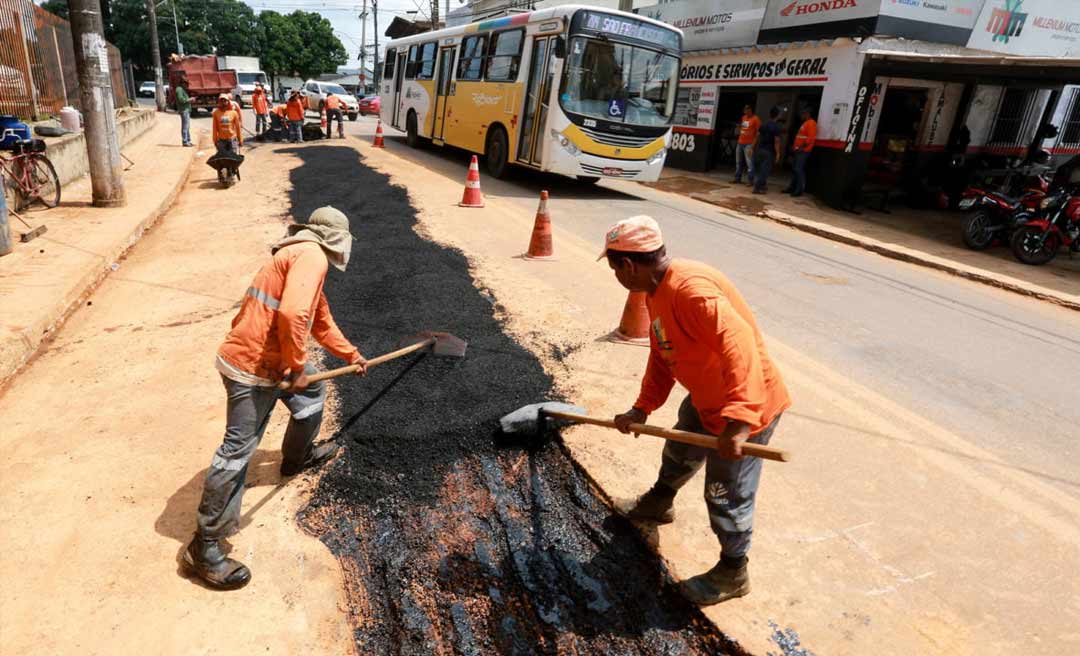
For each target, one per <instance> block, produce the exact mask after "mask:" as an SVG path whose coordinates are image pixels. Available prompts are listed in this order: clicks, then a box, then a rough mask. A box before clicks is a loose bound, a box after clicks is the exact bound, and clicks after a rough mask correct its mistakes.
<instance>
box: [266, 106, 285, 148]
mask: <svg viewBox="0 0 1080 656" xmlns="http://www.w3.org/2000/svg"><path fill="white" fill-rule="evenodd" d="M285 114H286V107H285V105H284V103H282V104H279V105H274V108H273V109H271V110H270V130H271V131H272V132H274V137H275V139H276V140H277V141H284V140H285V133H286V130H287V125H288V124H287V123H286V119H285Z"/></svg>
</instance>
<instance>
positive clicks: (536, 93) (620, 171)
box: [380, 5, 682, 182]
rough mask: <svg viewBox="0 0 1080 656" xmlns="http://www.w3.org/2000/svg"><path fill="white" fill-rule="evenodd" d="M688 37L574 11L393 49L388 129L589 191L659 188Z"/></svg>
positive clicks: (430, 36)
mask: <svg viewBox="0 0 1080 656" xmlns="http://www.w3.org/2000/svg"><path fill="white" fill-rule="evenodd" d="M681 47H682V32H681V31H679V30H677V29H675V28H673V27H671V26H670V25H665V24H664V23H660V22H658V21H655V20H651V19H648V18H644V17H641V16H636V15H634V14H628V13H625V12H620V11H614V10H606V9H605V10H600V9H597V8H595V7H584V6H577V5H567V6H560V7H553V8H550V9H542V10H538V11H533V12H531V13H521V14H514V15H510V16H506V17H503V18H496V19H493V20H487V21H483V22H480V23H472V24H470V25H462V26H458V27H450V28H447V29H443V30H438V31H435V32H425V33H423V34H416V35H413V36H409V37H405V38H402V39H396V40H394V41H391V42H390V43H389V44H387V46H386V60H385V62H386V65H385V67H384V69H383V76H382V81H381V83H380V96H381V99H382V107H381V112H380V113H381V118H382V120H383V121H384V122H385V123H387V124H389V125H392V126H394V127H396V128H398V129H400V130H404V131H405V133H406V135H407V137H406V141H407V142H408V144H409V145H410V146H417V145H419V144H420V142H421V140H424V141H430V142H431V143H434V144H436V145H439V146H443V145H449V146H456V147H458V148H463V149H465V150H469V151H472V152H474V153H481V154H483V155H484V157H485V160H486V166H487V170H488V172H489V173H490V174H491V175H493V176H495V177H497V178H499V177H503V176H504V175H505V174H506V171H507V169H508V168H509V165H510V164H514V165H517V166H523V167H528V168H532V169H537V170H542V171H552V172H555V173H561V174H563V175H568V176H575V177H577V178H579V179H581V180H584V181H589V182H593V181H596V180H598V179H600V178H602V177H603V178H615V179H623V180H642V181H653V180H657V179H659V177H660V170H661V169H662V168H663V166H664V158H665V156H666V153H667V146H668V144H669V141H670V139H671V118H672V114H673V113H674V109H675V93H676V89H677V87H678V82H679V63H680V57H681Z"/></svg>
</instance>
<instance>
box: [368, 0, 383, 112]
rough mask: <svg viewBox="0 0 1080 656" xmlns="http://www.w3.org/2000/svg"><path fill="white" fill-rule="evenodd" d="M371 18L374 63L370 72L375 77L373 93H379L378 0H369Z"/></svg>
mask: <svg viewBox="0 0 1080 656" xmlns="http://www.w3.org/2000/svg"><path fill="white" fill-rule="evenodd" d="M371 13H372V18H373V19H374V20H375V30H374V32H375V64H374V65H373V66H372V69H371V74H372V77H374V78H375V95H379V80H380V78H381V77H382V75H381V74H380V72H379V0H371Z"/></svg>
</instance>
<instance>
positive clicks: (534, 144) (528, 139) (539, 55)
mask: <svg viewBox="0 0 1080 656" xmlns="http://www.w3.org/2000/svg"><path fill="white" fill-rule="evenodd" d="M557 38H558V37H555V36H549V37H537V38H536V39H534V40H533V45H532V57H530V58H529V89H528V91H527V92H526V94H525V107H524V111H523V112H522V116H523V120H522V122H521V142H520V143H519V144H518V151H517V158H518V161H520V162H527V163H529V164H535V165H537V166H539V165H540V155H541V147H540V144H541V143H542V142H541V139H543V137H544V125H545V124H546V123H547V113H548V97H549V96H550V95H551V50H552V47H553V46H554V43H555V39H557Z"/></svg>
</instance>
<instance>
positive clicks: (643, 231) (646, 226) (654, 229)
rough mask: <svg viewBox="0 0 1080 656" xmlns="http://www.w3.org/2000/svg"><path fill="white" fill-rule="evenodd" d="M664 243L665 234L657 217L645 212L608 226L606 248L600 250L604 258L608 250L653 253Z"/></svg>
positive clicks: (601, 256)
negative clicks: (661, 231)
mask: <svg viewBox="0 0 1080 656" xmlns="http://www.w3.org/2000/svg"><path fill="white" fill-rule="evenodd" d="M663 245H664V236H663V235H662V234H660V224H658V223H657V222H656V219H654V218H652V217H651V216H646V215H645V214H639V215H637V216H632V217H630V218H629V219H623V220H622V221H619V222H618V223H616V224H615V225H613V226H611V227H610V228H608V231H607V237H606V238H605V239H604V250H602V251H600V257H598V258H596V259H597V260H600V259H603V257H604V256H605V255H607V252H608V250H609V249H610V250H613V251H627V252H629V253H651V252H653V251H655V250H657V249H659V248H660V247H661V246H663Z"/></svg>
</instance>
